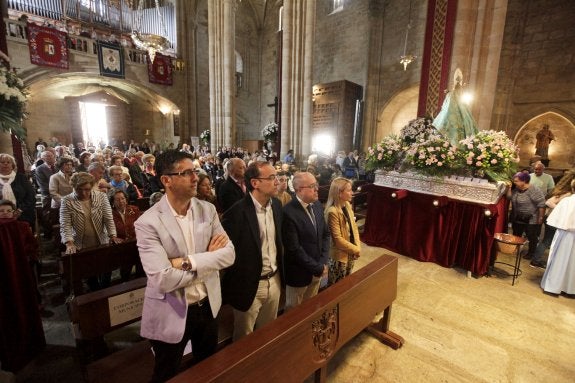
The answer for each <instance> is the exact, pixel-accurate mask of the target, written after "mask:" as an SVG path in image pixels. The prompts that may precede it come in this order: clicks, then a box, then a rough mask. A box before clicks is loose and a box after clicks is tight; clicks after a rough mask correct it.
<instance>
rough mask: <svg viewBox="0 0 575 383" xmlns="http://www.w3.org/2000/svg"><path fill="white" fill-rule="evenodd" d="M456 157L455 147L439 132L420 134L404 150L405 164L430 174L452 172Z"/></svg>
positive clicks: (455, 165) (455, 166)
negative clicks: (427, 134) (426, 134)
mask: <svg viewBox="0 0 575 383" xmlns="http://www.w3.org/2000/svg"><path fill="white" fill-rule="evenodd" d="M457 159H458V156H457V148H456V147H455V146H453V145H451V143H450V142H449V141H448V140H447V139H445V138H444V137H443V136H441V135H439V134H430V135H429V136H427V137H426V136H421V137H420V138H419V139H418V140H417V141H416V142H414V143H412V144H411V146H409V148H408V149H407V151H406V162H407V164H409V165H411V166H412V167H413V168H415V169H417V170H418V171H420V172H422V173H424V174H428V175H431V176H436V175H445V174H449V173H451V172H453V170H454V169H456V168H457V167H458V163H457Z"/></svg>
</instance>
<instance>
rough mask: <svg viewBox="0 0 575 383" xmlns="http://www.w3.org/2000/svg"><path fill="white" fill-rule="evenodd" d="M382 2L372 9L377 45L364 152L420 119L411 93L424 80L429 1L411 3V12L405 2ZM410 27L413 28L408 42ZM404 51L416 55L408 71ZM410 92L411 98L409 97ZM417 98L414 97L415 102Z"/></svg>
mask: <svg viewBox="0 0 575 383" xmlns="http://www.w3.org/2000/svg"><path fill="white" fill-rule="evenodd" d="M381 3H382V4H379V6H377V7H376V6H374V5H373V4H372V5H371V7H370V12H371V13H372V19H371V22H372V26H373V28H372V29H371V31H370V39H372V40H373V41H374V42H376V43H377V46H373V45H372V47H371V51H372V54H371V57H370V61H369V64H368V65H369V72H368V74H369V78H368V86H367V89H366V95H367V97H366V105H365V110H366V113H365V114H364V132H365V133H364V135H363V137H364V140H363V145H362V146H363V148H364V149H366V148H367V147H368V146H371V145H372V144H373V143H375V142H377V141H379V140H381V138H383V136H385V135H388V134H391V133H393V132H395V131H396V130H397V126H404V125H405V124H406V123H407V122H409V121H410V120H412V119H414V118H416V117H417V105H413V101H414V97H413V94H412V92H413V89H418V88H419V81H420V77H421V62H422V60H421V57H422V56H423V43H424V41H423V36H424V34H425V23H426V17H427V16H426V12H427V1H426V0H411V13H410V11H409V5H408V4H406V2H405V1H400V0H390V1H382V2H381ZM410 20H411V23H410ZM408 24H410V25H411V27H410V28H409V32H408V36H407V40H406V32H407V29H408ZM406 41H407V43H406ZM404 51H405V53H406V54H411V55H414V56H416V59H415V60H414V61H413V62H412V63H410V64H409V65H408V66H407V68H406V69H405V70H404V67H403V65H402V64H400V62H399V60H400V57H401V56H402V55H403V54H404ZM410 92H411V93H410ZM408 93H409V94H411V96H409V97H407V96H406V94H408ZM417 97H418V96H415V102H416V103H417ZM406 103H407V104H406Z"/></svg>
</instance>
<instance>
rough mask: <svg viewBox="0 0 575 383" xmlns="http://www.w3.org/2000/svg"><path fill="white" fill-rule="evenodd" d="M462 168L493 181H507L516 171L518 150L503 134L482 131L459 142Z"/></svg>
mask: <svg viewBox="0 0 575 383" xmlns="http://www.w3.org/2000/svg"><path fill="white" fill-rule="evenodd" d="M459 146H460V148H461V150H460V156H461V160H462V162H463V164H464V166H467V167H470V168H471V169H473V170H474V172H473V173H474V174H475V175H477V174H479V175H481V174H482V173H485V175H487V176H488V177H489V178H491V179H493V180H494V181H503V180H508V179H509V178H510V177H511V176H512V175H513V173H514V172H515V170H516V169H517V163H518V162H519V158H518V155H517V153H518V149H517V146H515V144H514V143H513V141H511V140H510V139H509V137H507V135H506V134H505V132H496V131H494V130H483V131H480V132H479V133H477V134H476V135H475V136H471V137H467V138H465V139H463V140H461V141H459Z"/></svg>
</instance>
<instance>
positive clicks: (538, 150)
mask: <svg viewBox="0 0 575 383" xmlns="http://www.w3.org/2000/svg"><path fill="white" fill-rule="evenodd" d="M535 138H536V139H537V142H536V143H535V155H537V156H541V159H543V160H548V159H549V145H550V144H551V141H553V140H555V136H554V135H553V133H552V132H551V130H549V125H548V124H543V127H542V128H541V130H540V131H539V132H537V135H536V136H535Z"/></svg>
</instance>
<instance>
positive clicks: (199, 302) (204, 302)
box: [188, 295, 208, 307]
mask: <svg viewBox="0 0 575 383" xmlns="http://www.w3.org/2000/svg"><path fill="white" fill-rule="evenodd" d="M206 303H208V296H207V295H206V296H205V297H204V299H201V300H199V301H197V302H194V303H190V304H189V305H188V307H202V306H203V305H204V304H206Z"/></svg>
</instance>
